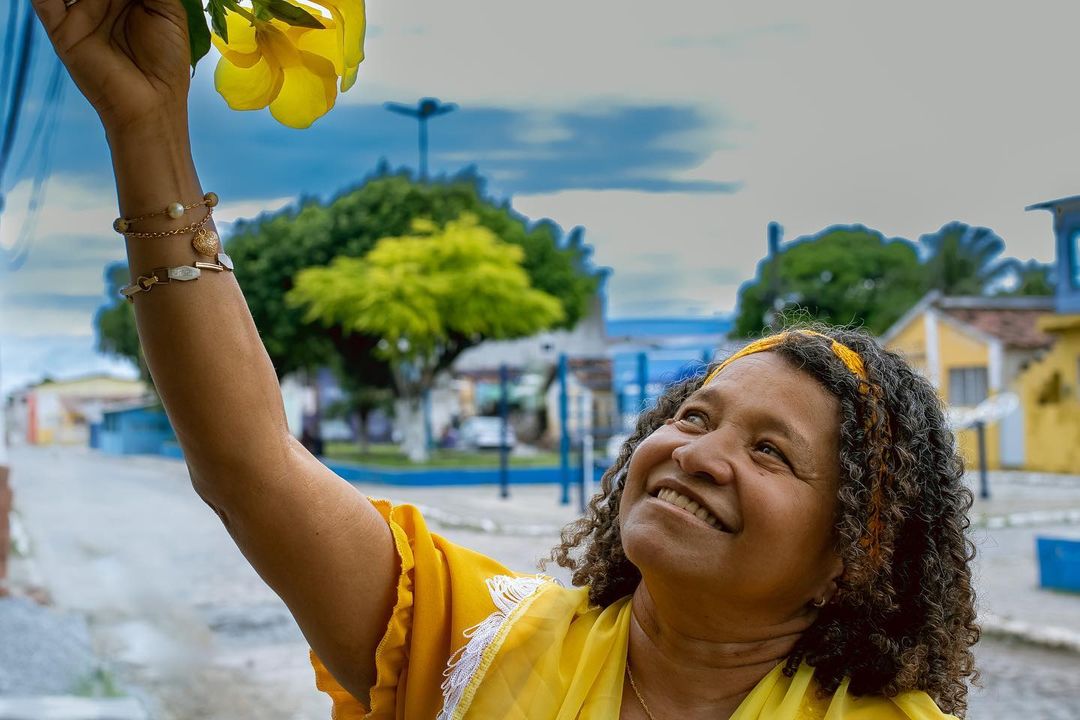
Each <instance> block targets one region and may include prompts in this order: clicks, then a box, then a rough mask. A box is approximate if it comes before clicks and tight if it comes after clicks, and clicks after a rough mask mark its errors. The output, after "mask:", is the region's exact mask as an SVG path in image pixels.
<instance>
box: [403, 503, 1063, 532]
mask: <svg viewBox="0 0 1080 720" xmlns="http://www.w3.org/2000/svg"><path fill="white" fill-rule="evenodd" d="M416 507H417V508H418V509H419V510H420V512H421V513H423V515H424V517H425V518H426V519H427V520H428V522H429V523H430V524H431V525H433V526H435V527H439V528H448V529H453V530H471V531H473V532H480V533H489V534H492V535H511V536H517V537H542V536H547V535H558V534H559V533H560V532H561V531H562V529H563V526H562V525H554V524H544V523H534V524H529V525H523V524H518V523H507V522H500V521H498V520H494V519H492V518H489V517H479V518H477V517H465V516H464V515H455V514H454V513H450V512H446V511H445V510H440V509H439V508H435V507H431V506H429V505H419V504H418V505H417V506H416ZM1041 525H1080V508H1074V509H1067V510H1029V511H1026V512H1016V513H1009V514H1007V515H978V516H976V517H974V518H972V520H971V527H973V528H977V529H980V530H999V529H1002V528H1029V527H1039V526H1041Z"/></svg>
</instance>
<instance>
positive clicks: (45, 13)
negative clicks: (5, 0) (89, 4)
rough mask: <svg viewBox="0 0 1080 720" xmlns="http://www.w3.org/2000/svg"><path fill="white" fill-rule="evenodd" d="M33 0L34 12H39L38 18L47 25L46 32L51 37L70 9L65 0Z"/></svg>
mask: <svg viewBox="0 0 1080 720" xmlns="http://www.w3.org/2000/svg"><path fill="white" fill-rule="evenodd" d="M15 1H17V0H13V2H15ZM31 1H32V3H33V5H34V12H36V13H37V16H38V19H40V20H41V24H42V25H43V26H44V27H45V32H47V33H48V34H49V37H50V38H51V37H52V36H53V34H54V33H55V32H56V30H57V28H59V27H60V24H61V23H62V22H63V21H64V18H65V17H66V16H67V12H68V9H67V8H66V7H64V0H31Z"/></svg>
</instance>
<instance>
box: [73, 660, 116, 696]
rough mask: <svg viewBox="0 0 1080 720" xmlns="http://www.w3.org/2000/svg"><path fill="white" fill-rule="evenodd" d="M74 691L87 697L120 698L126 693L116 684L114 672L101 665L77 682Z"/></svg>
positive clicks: (75, 693)
mask: <svg viewBox="0 0 1080 720" xmlns="http://www.w3.org/2000/svg"><path fill="white" fill-rule="evenodd" d="M72 692H73V694H74V695H78V696H79V697H86V698H118V697H124V696H125V695H126V693H124V691H123V690H121V689H120V686H119V685H117V684H116V679H115V678H113V676H112V673H110V672H109V671H108V670H106V669H105V668H100V667H99V668H96V669H95V670H94V671H93V672H92V673H90V674H89V675H87V676H86V677H84V678H83V679H82V680H80V681H79V682H78V683H76V684H75V687H74V689H73V691H72Z"/></svg>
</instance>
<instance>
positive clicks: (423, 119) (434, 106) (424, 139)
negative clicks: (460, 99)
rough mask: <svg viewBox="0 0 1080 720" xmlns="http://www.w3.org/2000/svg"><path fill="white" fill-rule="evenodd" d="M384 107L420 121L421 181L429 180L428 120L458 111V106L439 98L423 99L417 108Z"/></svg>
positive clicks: (387, 105)
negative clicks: (443, 101) (442, 101)
mask: <svg viewBox="0 0 1080 720" xmlns="http://www.w3.org/2000/svg"><path fill="white" fill-rule="evenodd" d="M383 107H385V108H386V109H387V110H389V111H390V112H393V113H397V114H398V115H406V116H408V117H411V118H416V119H417V120H419V121H420V179H421V180H427V156H428V134H427V121H428V118H430V117H438V116H439V115H445V114H447V113H449V112H453V111H454V110H457V105H456V104H455V103H441V102H439V99H438V98H423V99H421V100H420V101H419V102H418V103H416V107H412V106H411V105H402V104H401V103H394V102H388V103H385V104H384V105H383Z"/></svg>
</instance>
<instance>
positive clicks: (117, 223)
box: [112, 218, 131, 234]
mask: <svg viewBox="0 0 1080 720" xmlns="http://www.w3.org/2000/svg"><path fill="white" fill-rule="evenodd" d="M112 226H113V230H115V231H116V232H118V233H120V234H123V233H125V232H127V229H128V228H129V227H131V223H129V222H128V221H127V220H125V219H124V218H116V219H115V220H113V224H112Z"/></svg>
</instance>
